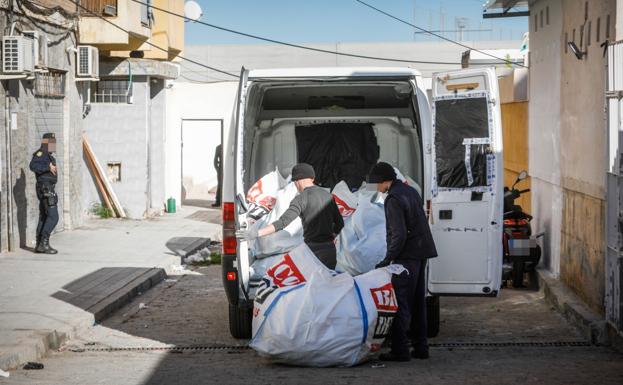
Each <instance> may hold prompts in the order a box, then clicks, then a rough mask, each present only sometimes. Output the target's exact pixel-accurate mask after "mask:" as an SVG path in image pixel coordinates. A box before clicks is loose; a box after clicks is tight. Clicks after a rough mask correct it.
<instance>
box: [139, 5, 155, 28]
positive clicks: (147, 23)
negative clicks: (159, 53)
mask: <svg viewBox="0 0 623 385" xmlns="http://www.w3.org/2000/svg"><path fill="white" fill-rule="evenodd" d="M152 2H153V0H143V3H147V4H148V5H145V4H141V24H143V26H144V27H149V28H151V26H152V24H153V22H154V13H153V10H152V8H151V7H150V5H151V4H152Z"/></svg>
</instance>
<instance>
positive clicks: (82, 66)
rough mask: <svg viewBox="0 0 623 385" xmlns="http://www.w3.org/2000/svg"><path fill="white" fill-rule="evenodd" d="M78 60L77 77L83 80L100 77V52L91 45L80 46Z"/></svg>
mask: <svg viewBox="0 0 623 385" xmlns="http://www.w3.org/2000/svg"><path fill="white" fill-rule="evenodd" d="M77 56H78V60H77V61H76V76H77V77H83V78H94V79H96V78H98V77H99V72H100V71H99V60H100V54H99V50H98V49H97V48H95V47H92V46H90V45H79V46H78V53H77Z"/></svg>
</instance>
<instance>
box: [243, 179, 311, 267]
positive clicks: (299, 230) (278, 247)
mask: <svg viewBox="0 0 623 385" xmlns="http://www.w3.org/2000/svg"><path fill="white" fill-rule="evenodd" d="M297 194H298V191H297V189H296V185H295V184H294V182H290V183H288V184H287V185H286V186H285V187H284V188H282V189H280V190H278V191H277V192H276V194H275V202H274V205H273V207H272V210H271V211H270V212H269V213H268V214H267V215H264V216H262V217H261V218H260V219H259V220H258V221H257V222H255V223H254V224H253V225H252V227H253V228H257V229H258V230H259V229H261V228H262V227H265V226H268V225H270V224H271V223H273V222H274V221H276V220H277V219H279V217H280V216H281V215H282V214H283V213H284V212H285V211H286V210H287V209H288V207H290V202H292V199H294V197H295V196H296V195H297ZM301 243H303V222H301V218H300V217H299V218H296V219H295V220H294V221H292V223H290V224H289V225H288V226H286V228H285V229H283V231H277V232H276V233H273V234H270V235H267V236H265V237H260V238H257V239H255V240H254V241H253V245H252V247H251V249H252V250H253V253H254V255H256V256H259V257H261V256H268V255H274V254H283V253H285V252H287V251H289V250H292V249H293V248H295V247H296V246H298V245H300V244H301Z"/></svg>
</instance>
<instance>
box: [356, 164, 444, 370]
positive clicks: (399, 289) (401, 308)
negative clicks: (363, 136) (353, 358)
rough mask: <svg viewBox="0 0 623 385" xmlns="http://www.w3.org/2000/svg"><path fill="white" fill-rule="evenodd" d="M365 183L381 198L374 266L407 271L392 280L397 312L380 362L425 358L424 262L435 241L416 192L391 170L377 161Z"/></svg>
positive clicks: (435, 254)
mask: <svg viewBox="0 0 623 385" xmlns="http://www.w3.org/2000/svg"><path fill="white" fill-rule="evenodd" d="M368 182H369V183H373V184H376V189H377V191H379V192H383V193H388V195H387V198H386V199H385V219H386V226H387V254H386V256H385V259H384V260H383V261H381V263H379V264H378V265H377V267H383V266H387V265H389V264H390V263H396V264H400V265H402V266H404V267H405V268H406V269H407V271H406V272H403V273H402V274H400V275H394V276H393V277H392V285H393V286H394V291H395V292H396V300H397V302H398V312H397V313H396V317H395V318H394V322H393V324H392V330H391V343H392V348H391V351H390V352H389V353H386V354H381V357H380V359H381V360H384V361H409V360H410V359H411V357H414V358H420V359H426V358H428V342H427V339H426V338H427V335H426V334H427V325H426V262H427V260H428V258H434V257H436V256H437V249H436V248H435V242H434V241H433V236H432V234H431V232H430V227H429V226H428V220H427V219H426V214H425V213H424V204H423V202H422V197H421V196H420V194H418V192H417V191H416V190H415V189H414V188H412V187H410V186H408V185H406V184H405V183H403V182H401V181H399V180H397V179H396V172H395V171H394V168H393V167H392V166H391V165H389V164H387V163H384V162H380V163H378V164H376V165H374V167H372V170H370V175H369V177H368ZM409 328H410V329H411V335H412V341H411V343H412V345H413V350H412V351H411V354H409V344H408V337H407V331H408V330H409Z"/></svg>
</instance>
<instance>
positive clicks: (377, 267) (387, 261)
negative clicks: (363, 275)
mask: <svg viewBox="0 0 623 385" xmlns="http://www.w3.org/2000/svg"><path fill="white" fill-rule="evenodd" d="M391 263H392V261H390V260H389V259H387V258H385V259H384V260H382V261H381V262H379V263H377V264H376V266H374V268H375V269H380V268H381V267H385V266H389V265H390V264H391Z"/></svg>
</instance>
